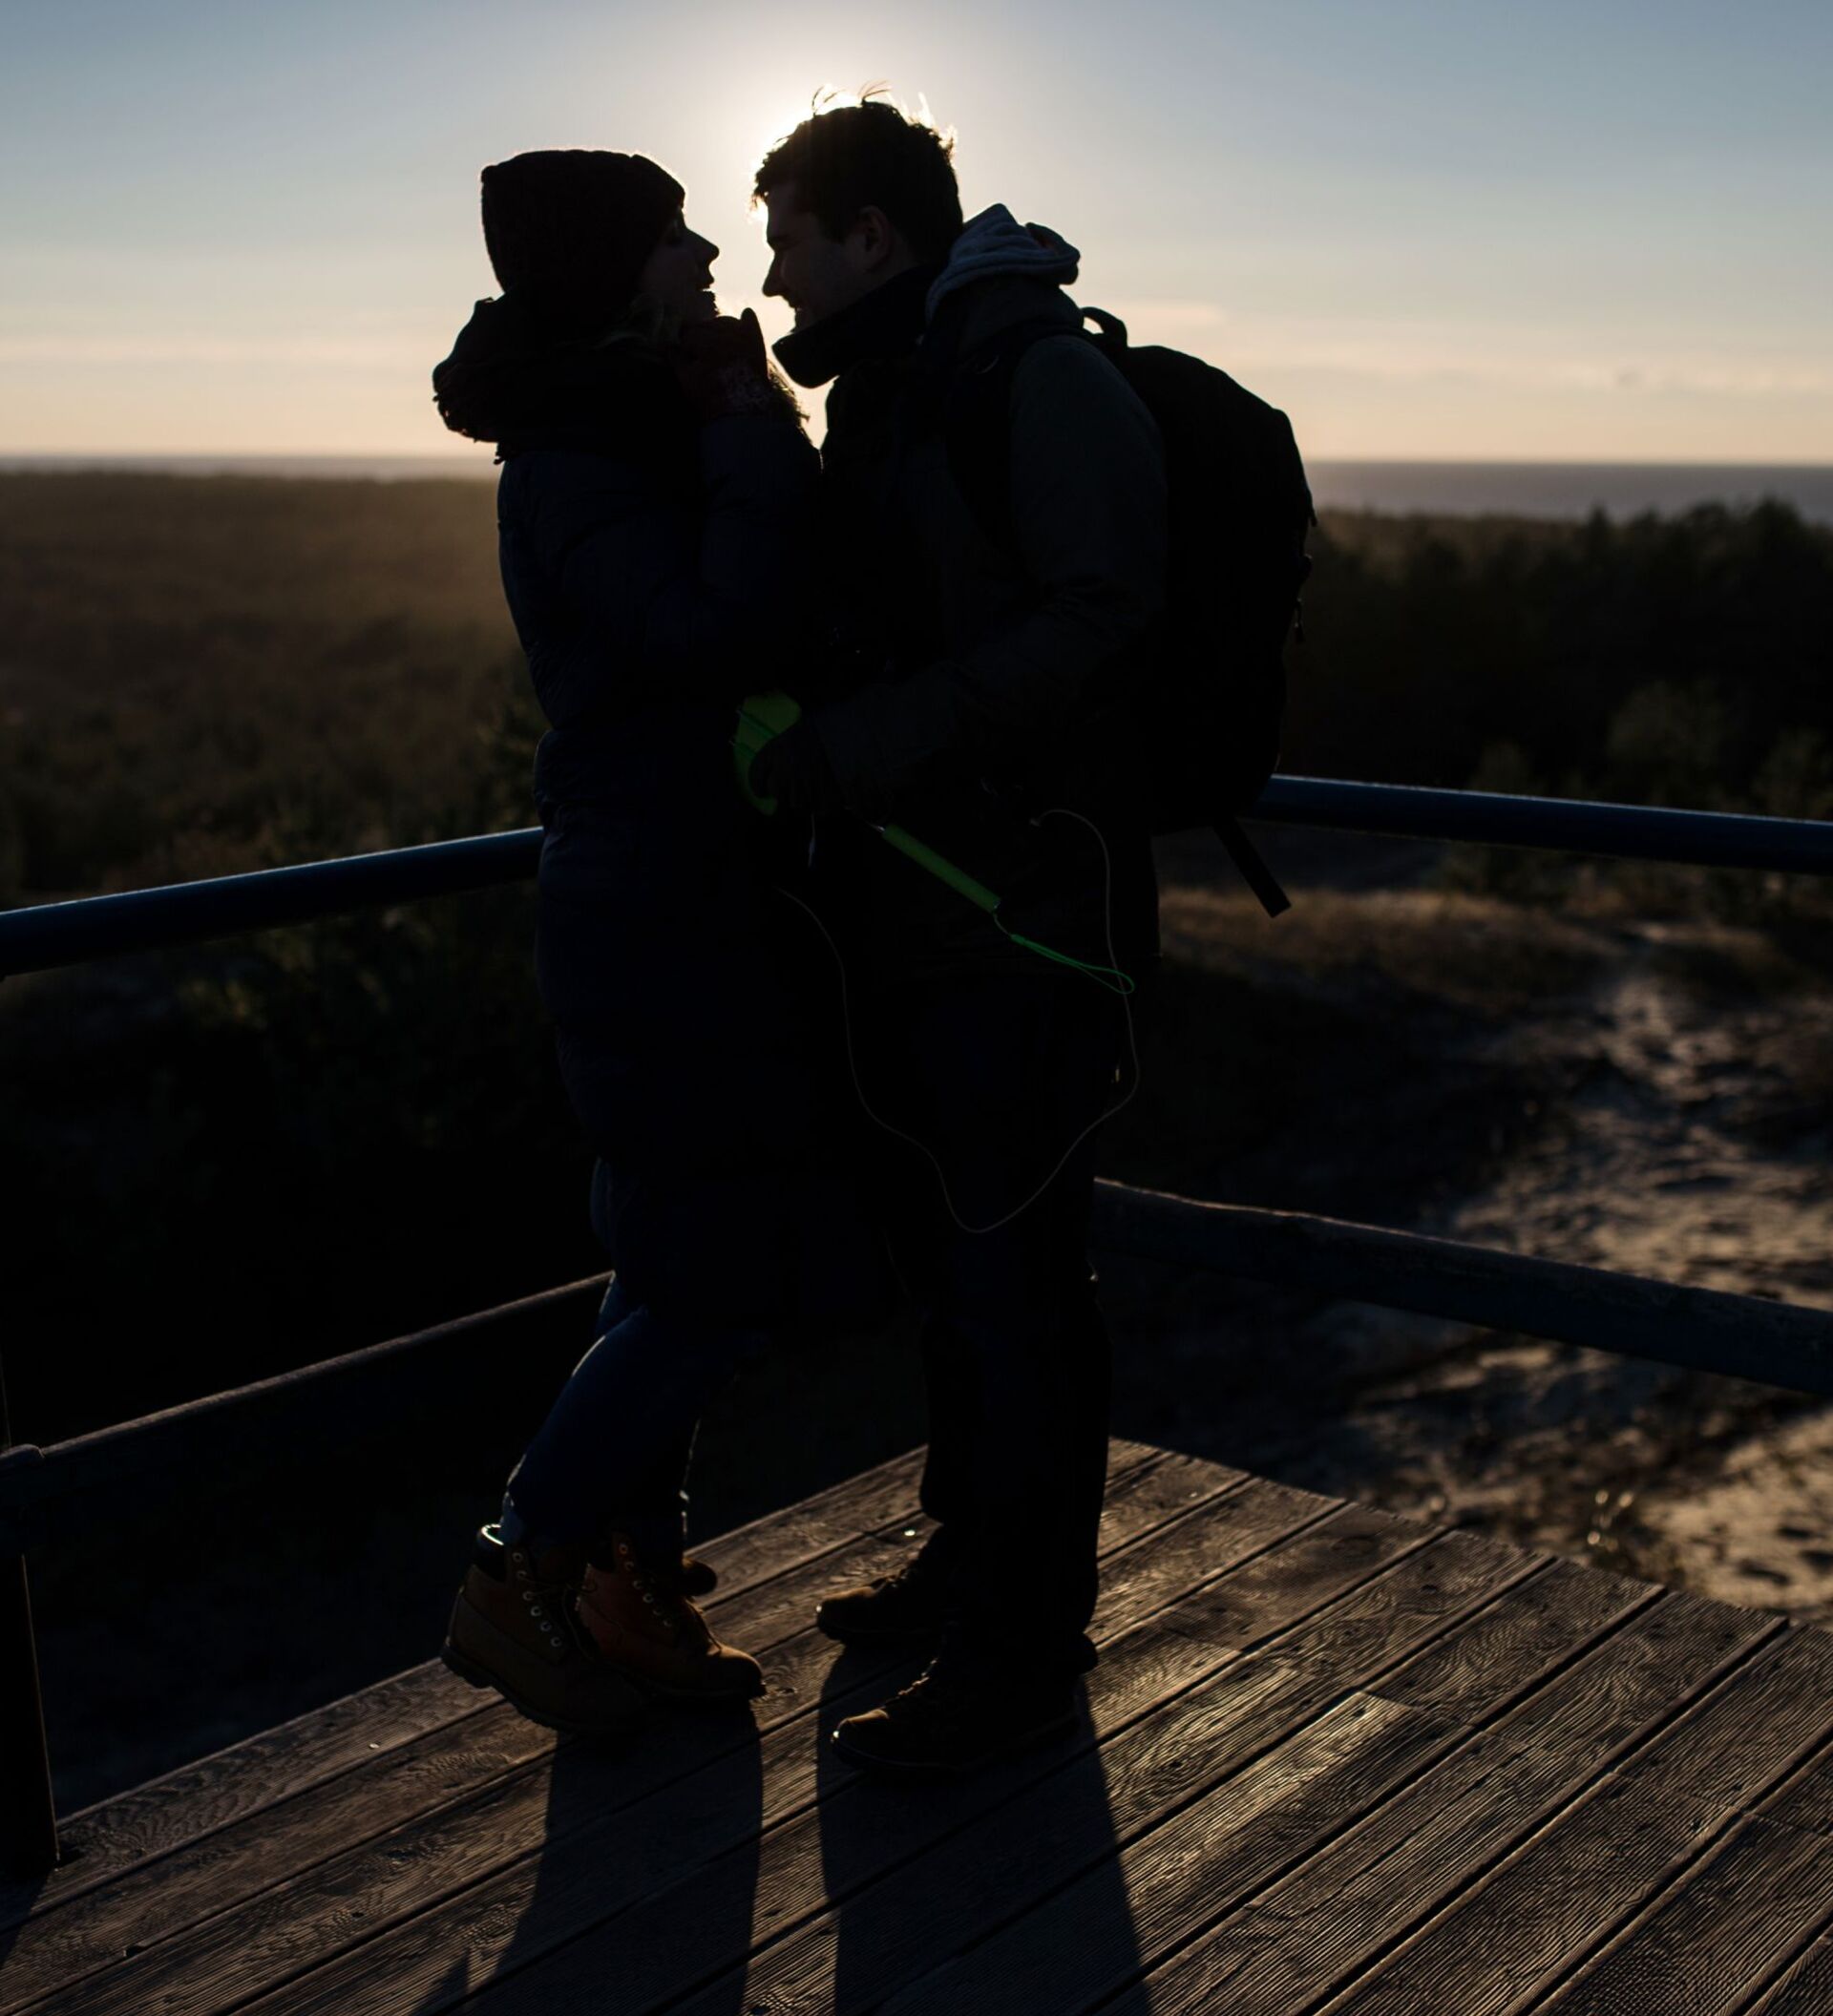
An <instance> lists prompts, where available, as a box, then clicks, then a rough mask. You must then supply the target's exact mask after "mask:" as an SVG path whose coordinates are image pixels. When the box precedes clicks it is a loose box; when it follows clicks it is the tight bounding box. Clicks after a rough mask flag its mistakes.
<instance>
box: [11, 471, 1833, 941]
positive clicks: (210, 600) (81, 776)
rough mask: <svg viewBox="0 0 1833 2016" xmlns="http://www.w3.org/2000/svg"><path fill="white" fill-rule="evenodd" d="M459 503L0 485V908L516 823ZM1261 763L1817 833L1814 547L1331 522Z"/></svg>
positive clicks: (531, 726)
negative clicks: (1271, 750)
mask: <svg viewBox="0 0 1833 2016" xmlns="http://www.w3.org/2000/svg"><path fill="white" fill-rule="evenodd" d="M1313 550H1314V553H1315V555H1316V557H1317V571H1316V575H1315V578H1314V580H1313V583H1312V586H1311V588H1310V591H1309V593H1308V594H1307V597H1306V603H1305V629H1306V634H1307V640H1308V641H1306V643H1305V644H1304V646H1303V647H1302V648H1301V649H1298V650H1296V651H1294V652H1293V653H1292V654H1291V669H1292V707H1291V714H1290V720H1289V729H1288V735H1287V745H1286V751H1285V757H1284V763H1283V767H1284V768H1286V769H1288V770H1292V771H1296V772H1300V773H1312V774H1317V775H1324V776H1338V777H1366V778H1372V779H1378V780H1386V781H1390V782H1395V783H1413V784H1436V785H1447V786H1474V787H1479V788H1494V789H1502V790H1532V791H1546V792H1549V793H1552V794H1555V795H1567V796H1601V797H1610V798H1620V799H1626V800H1631V801H1635V802H1640V803H1647V804H1668V805H1683V804H1684V805H1696V806H1702V807H1709V808H1717V809H1739V810H1752V811H1768V812H1776V813H1781V814H1785V815H1792V816H1797V817H1823V816H1826V815H1827V814H1828V813H1829V811H1833V676H1830V675H1833V530H1829V529H1827V528H1822V527H1816V526H1812V525H1809V524H1806V523H1804V522H1803V521H1802V520H1801V518H1800V517H1799V516H1798V515H1796V514H1795V513H1794V512H1793V511H1792V510H1791V509H1789V508H1788V507H1787V506H1785V505H1781V504H1767V505H1762V506H1759V507H1758V508H1756V509H1754V510H1748V511H1738V512H1731V511H1726V510H1722V509H1717V508H1704V509H1699V510H1696V511H1692V512H1690V513H1687V514H1686V515H1681V516H1677V517H1671V518H1657V517H1643V518H1637V519H1633V520H1631V521H1629V522H1626V523H1612V521H1610V520H1608V519H1606V518H1604V517H1602V516H1596V517H1593V518H1591V520H1589V521H1587V522H1584V523H1574V524H1569V523H1560V522H1554V521H1544V520H1532V519H1512V518H1425V517H1387V516H1383V515H1379V514H1374V513H1353V514H1332V515H1327V516H1326V518H1325V521H1324V523H1323V524H1322V525H1321V526H1320V527H1319V529H1318V530H1317V533H1316V534H1315V535H1314V537H1313ZM538 731H539V723H538V720H537V716H536V713H535V708H534V704H533V701H532V697H531V696H530V694H529V692H528V690H527V680H526V676H525V674H524V672H523V670H522V666H521V662H520V657H519V654H518V653H517V651H516V644H515V639H514V635H513V633H512V632H511V630H510V627H509V623H508V620H507V617H506V616H505V614H504V611H503V607H502V598H501V591H500V589H499V587H498V584H497V578H496V565H495V518H494V512H493V500H492V495H491V492H490V490H489V488H488V487H487V486H485V485H481V484H477V483H473V482H462V481H457V480H448V481H428V482H404V483H394V484H386V483H374V482H362V481H351V482H335V481H288V480H284V479H278V478H248V477H232V476H217V477H185V476H169V475H151V474H149V475H137V474H118V473H70V474H46V473H32V474H0V903H18V902H22V901H32V900H41V899H43V898H46V897H49V896H53V895H74V894H80V893H87V892H90V891H94V890H99V889H103V888H109V887H132V886H135V885H137V884H142V883H146V882H154V881H164V880H171V879H177V878H180V877H186V876H191V875H197V874H203V873H211V872H228V871H231V870H235V869H241V868H246V867H252V866H256V865H259V864H262V863H264V862H270V861H284V860H298V859H300V858H303V857H307V856H311V855H319V854H327V853H334V852H344V851H350V850H352V849H356V848H370V847H380V846H388V845H390V844H404V843H407V842H410V841H416V840H423V839H429V838H432V837H437V836H440V835H444V834H448V833H453V832H461V831H474V830H477V829H478V828H479V827H480V826H484V825H489V824H493V823H495V824H515V825H522V824H526V823H528V821H529V820H530V819H531V817H532V809H531V805H530V801H529V795H528V766H529V761H530V756H531V752H532V748H533V745H534V741H535V739H536V737H537V734H538Z"/></svg>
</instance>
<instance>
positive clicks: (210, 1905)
mask: <svg viewBox="0 0 1833 2016" xmlns="http://www.w3.org/2000/svg"><path fill="white" fill-rule="evenodd" d="M1112 1456H1113V1461H1112V1463H1111V1466H1110V1471H1109V1481H1108V1495H1107V1503H1106V1514H1105V1517H1104V1522H1103V1528H1102V1594H1101V1603H1100V1607H1099V1609H1098V1611H1097V1615H1096V1619H1095V1623H1094V1626H1093V1632H1094V1635H1095V1636H1096V1638H1097V1640H1098V1642H1099V1643H1100V1645H1101V1648H1102V1659H1101V1663H1100V1665H1099V1666H1098V1667H1097V1668H1096V1669H1095V1670H1094V1671H1093V1672H1091V1673H1090V1674H1089V1675H1088V1676H1087V1677H1086V1679H1085V1683H1084V1703H1083V1710H1082V1714H1081V1720H1080V1725H1079V1727H1078V1730H1077V1731H1076V1733H1074V1734H1073V1735H1072V1736H1070V1737H1069V1738H1068V1739H1066V1740H1064V1741H1062V1742H1059V1743H1057V1744H1053V1745H1051V1746H1047V1747H1045V1748H1043V1749H1040V1750H1037V1751H1034V1752H1032V1753H1030V1754H1023V1755H1018V1756H1013V1757H1010V1758H1007V1759H1005V1760H1003V1761H1002V1762H1001V1764H999V1765H998V1766H995V1767H993V1768H992V1769H990V1770H988V1771H986V1772H984V1773H982V1774H980V1775H976V1776H974V1777H971V1778H968V1779H965V1780H961V1781H954V1782H945V1783H941V1784H925V1785H922V1786H908V1785H898V1784H886V1783H884V1782H882V1781H879V1780H875V1779H873V1778H870V1777H866V1776H862V1775H856V1774H854V1773H853V1772H852V1771H851V1770H849V1769H848V1768H847V1767H846V1765H845V1764H844V1762H843V1761H842V1760H841V1759H840V1758H839V1757H838V1756H837V1755H836V1754H834V1753H833V1752H832V1748H831V1746H830V1745H829V1744H828V1742H827V1732H828V1731H829V1730H830V1729H831V1727H832V1723H833V1722H834V1721H835V1720H837V1719H838V1718H839V1717H840V1716H842V1715H844V1714H847V1713H851V1712H856V1711H857V1710H858V1709H859V1708H861V1707H865V1706H870V1705H871V1704H872V1703H873V1702H874V1701H875V1700H877V1699H880V1698H882V1697H883V1695H884V1693H885V1692H886V1691H889V1689H890V1688H892V1687H895V1686H896V1685H898V1684H901V1682H902V1681H903V1680H904V1679H907V1678H908V1677H910V1675H911V1674H913V1673H914V1672H915V1671H916V1670H917V1668H918V1667H919V1666H920V1664H921V1661H922V1656H923V1655H922V1653H921V1651H920V1650H906V1651H904V1652H902V1653H895V1652H889V1651H882V1650H881V1651H879V1652H876V1653H869V1652H865V1651H863V1650H862V1649H840V1648H837V1647H836V1646H834V1645H833V1644H832V1641H830V1640H828V1639H826V1638H825V1637H823V1636H822V1635H821V1634H819V1633H818V1632H816V1631H814V1630H812V1629H811V1628H810V1616H811V1609H812V1606H813V1603H814V1602H815V1601H816V1600H817V1599H818V1597H819V1596H820V1595H821V1594H822V1593H823V1592H825V1591H826V1590H828V1589H830V1588H832V1587H836V1586H843V1585H845V1584H846V1583H849V1582H852V1581H854V1580H857V1579H861V1578H862V1577H865V1576H869V1575H871V1574H874V1573H881V1572H883V1571H884V1569H885V1568H886V1567H888V1566H889V1565H893V1564H895V1562H896V1561H898V1560H901V1559H904V1558H907V1555H908V1553H909V1550H910V1548H911V1547H912V1545H913V1544H915V1543H916V1542H917V1540H918V1539H919V1538H920V1536H921V1534H922V1533H923V1532H924V1531H925V1530H926V1522H924V1521H923V1520H922V1519H921V1517H920V1515H919V1514H917V1511H916V1509H915V1498H916V1483H917V1475H918V1465H919V1463H920V1452H912V1453H911V1454H910V1455H908V1456H906V1457H904V1458H900V1459H898V1460H895V1462H893V1463H891V1464H886V1465H881V1466H879V1468H878V1469H877V1470H876V1471H874V1472H869V1473H866V1474H865V1475H864V1476H862V1477H860V1478H855V1479H850V1480H848V1481H846V1483H845V1484H843V1485H840V1486H836V1487H835V1489H834V1490H833V1491H832V1492H830V1493H824V1494H822V1496H821V1498H820V1499H819V1500H816V1501H811V1502H810V1503H808V1504H806V1505H801V1506H793V1507H790V1508H788V1509H787V1510H786V1511H785V1512H784V1513H782V1514H780V1515H777V1516H776V1518H775V1519H774V1520H770V1521H763V1522H758V1523H755V1524H754V1525H753V1526H751V1527H749V1528H747V1529H744V1530H743V1531H742V1532H740V1533H738V1534H734V1535H728V1536H727V1537H726V1538H725V1539H724V1540H722V1541H720V1542H717V1543H712V1544H708V1545H707V1546H706V1548H705V1549H704V1550H702V1551H704V1552H705V1553H706V1555H707V1557H708V1558H709V1559H711V1560H713V1561H714V1563H715V1565H718V1566H719V1567H720V1569H721V1572H722V1586H721V1588H720V1590H719V1592H718V1598H717V1601H716V1602H715V1603H714V1604H712V1605H710V1606H709V1608H711V1609H712V1611H713V1612H714V1615H715V1619H716V1622H717V1624H718V1626H719V1628H720V1630H721V1634H722V1636H726V1637H727V1638H729V1639H731V1640H732V1641H733V1642H735V1643H738V1644H741V1645H746V1646H747V1647H748V1649H753V1650H755V1651H757V1652H758V1653H759V1655H760V1656H761V1657H762V1660H763V1663H764V1666H765V1670H766V1675H767V1680H768V1681H769V1693H768V1694H767V1695H766V1696H765V1697H764V1698H763V1699H762V1700H761V1701H760V1702H758V1703H756V1704H753V1705H752V1710H751V1712H744V1711H740V1712H729V1711H728V1712H726V1713H724V1714H720V1713H717V1712H714V1713H707V1712H702V1713H700V1714H694V1713H691V1712H676V1713H673V1714H664V1715H662V1716H660V1717H659V1718H658V1719H657V1720H656V1721H655V1722H654V1723H653V1724H652V1726H651V1727H650V1728H649V1729H648V1730H646V1731H644V1732H643V1733H642V1735H641V1736H640V1737H639V1738H637V1739H636V1740H633V1741H631V1742H628V1743H626V1744H624V1745H622V1746H616V1745H606V1744H591V1743H582V1742H575V1741H571V1740H566V1739H558V1738H556V1737H554V1736H552V1735H551V1734H549V1733H547V1732H544V1731H541V1730H539V1729H537V1728H536V1727H535V1726H534V1725H531V1724H529V1723H527V1722H525V1721H524V1720H523V1719H522V1718H521V1717H519V1716H517V1715H516V1714H515V1712H513V1711H511V1710H510V1709H509V1708H508V1707H507V1706H506V1705H505V1704H502V1703H500V1702H495V1701H493V1700H488V1699H485V1698H483V1697H480V1696H479V1695H477V1694H476V1693H474V1691H471V1690H469V1689H464V1690H462V1691H457V1690H456V1683H453V1682H451V1681H450V1679H449V1676H446V1675H445V1674H444V1670H443V1669H442V1668H433V1669H430V1670H427V1671H426V1672H424V1673H419V1672H417V1673H413V1674H406V1675H402V1676H400V1677H399V1678H398V1679H397V1680H395V1681H392V1682H389V1683H386V1684H385V1685H384V1686H383V1687H381V1688H378V1689H371V1690H366V1691H364V1693H362V1694H359V1695H355V1696H351V1697H350V1698H349V1699H348V1700H347V1701H344V1702H339V1703H333V1704H331V1705H330V1707H329V1708H327V1709H326V1710H324V1711H320V1712H318V1713H317V1714H315V1715H312V1716H307V1717H302V1718H301V1719H300V1722H299V1723H297V1724H294V1725H289V1726H288V1728H287V1729H285V1730H281V1731H275V1732H269V1733H267V1734H266V1735H265V1736H263V1737H262V1738H258V1739H256V1740H255V1742H253V1743H251V1744H247V1745H242V1746H238V1748H237V1750H236V1751H235V1752H231V1753H225V1754H223V1756H221V1757H219V1758H213V1759H205V1760H203V1762H202V1763H201V1764H200V1765H199V1766H197V1767H194V1768H193V1769H192V1771H191V1772H189V1773H179V1774H174V1775H172V1777H171V1778H170V1779H168V1780H163V1781H160V1783H159V1784H158V1785H155V1786H150V1787H144V1788H141V1789H140V1790H139V1792H137V1793H136V1794H132V1795H128V1796H125V1797H124V1798H123V1799H121V1800H118V1801H111V1802H109V1803H108V1805H107V1806H106V1807H103V1808H97V1809H95V1810H94V1812H93V1814H92V1815H91V1816H87V1817H85V1818H88V1819H91V1820H94V1821H95V1822H97V1823H98V1824H97V1827H96V1832H95V1840H96V1842H97V1849H98V1854H99V1855H100V1857H101V1860H100V1861H99V1862H98V1863H97V1864H95V1866H94V1867H92V1868H90V1869H87V1870H86V1869H85V1866H84V1863H81V1862H79V1863H78V1864H76V1865H75V1870H74V1871H73V1872H71V1874H70V1876H69V1878H67V1879H66V1880H64V1881H63V1882H62V1884H61V1886H60V1887H57V1888H55V1889H54V1890H53V1892H52V1893H49V1894H48V1895H47V1896H46V1898H45V1899H44V1900H42V1901H40V1902H39V1903H38V1905H37V1906H36V1907H35V1908H33V1909H32V1910H31V1911H30V1912H29V1913H26V1912H25V1906H24V1904H23V1902H22V1901H20V1900H19V1899H17V1898H9V1897H7V1896H6V1895H5V1894H0V1906H4V1905H5V1904H7V1903H8V1902H11V1903H13V1904H14V1905H15V1906H16V1907H17V1912H16V1915H15V1918H14V1920H13V1922H12V1923H11V1926H9V1925H8V1924H7V1923H6V1922H4V1920H0V1956H4V1958H0V2016H7V2012H11V2016H92V2012H93V2016H117V2012H119V2016H126V2012H129V2011H131V2012H133V2016H140V2012H142V2011H145V2012H149V2016H151V2012H158V2016H226V2012H228V2011H230V2010H234V2011H236V2012H237V2016H438V2012H440V2011H444V2010H462V2011H464V2012H466V2016H523V2012H525V2011H527V2010H530V2009H539V2010H540V2011H541V2016H585V2012H587V2011H590V2012H591V2016H626V2012H628V2016H637V2012H646V2011H652V2010H661V2009H663V2008H665V2009H666V2010H667V2011H668V2012H669V2016H753V2012H755V2016H834V2012H838V2011H842V2010H847V2011H852V2010H865V2009H873V2010H877V2011H882V2012H883V2016H929V2012H931V2011H936V2012H938V2016H940V2012H942V2011H946V2012H947V2016H1008V2012H1009V2016H1032V2012H1034V2011H1036V2012H1045V2011H1047V2012H1048V2016H1076V2012H1079V2011H1092V2010H1094V2009H1095V2008H1097V2007H1098V2008H1099V2009H1100V2010H1101V2012H1102V2016H1146V2012H1148V2011H1155V2012H1157V2016H1170V2012H1175V2016H1189V2012H1194V2011H1209V2010H1213V2011H1217V2012H1221V2011H1227V2012H1228V2016H1375V2012H1380V2016H1453V2012H1454V2016H1528V2012H1530V2011H1532V2012H1535V2016H1670V2012H1673V2016H1680V2012H1682V2011H1684V2012H1686V2016H1810V2012H1811V2016H1833V1633H1828V1632H1825V1631H1820V1630H1813V1629H1795V1628H1789V1627H1787V1626H1785V1625H1784V1624H1783V1623H1782V1622H1781V1621H1780V1619H1777V1618H1774V1617H1770V1616H1764V1615H1760V1614H1758V1613H1752V1612H1746V1611H1739V1610H1735V1609H1731V1608H1729V1607H1725V1606H1722V1605H1716V1604H1710V1603H1706V1602H1703V1601H1702V1600H1700V1599H1697V1598H1695V1597H1691V1596H1685V1595H1675V1594H1671V1593H1669V1592H1666V1591H1662V1590H1659V1589H1657V1588H1655V1587H1654V1586H1652V1585H1647V1584H1637V1583H1632V1582H1627V1581H1624V1580H1622V1579H1620V1578H1616V1577H1612V1576H1607V1575H1602V1574H1599V1573H1597V1572H1595V1571H1593V1570H1591V1569H1590V1568H1587V1567H1584V1566H1581V1565H1578V1564H1575V1563H1569V1562H1552V1561H1549V1560H1548V1559H1547V1558H1546V1557H1544V1556H1537V1555H1532V1554H1528V1553H1526V1552H1523V1551H1521V1550H1519V1549H1516V1548H1512V1547H1508V1546H1506V1545H1502V1544H1497V1543H1494V1542H1489V1541H1485V1540H1483V1539H1481V1538H1479V1537H1477V1536H1476V1535H1474V1534H1471V1533H1468V1532H1462V1531H1460V1532H1452V1533H1443V1532H1434V1531H1433V1530H1432V1529H1430V1528H1427V1527H1424V1526H1421V1525H1418V1524H1415V1523H1410V1522H1407V1521H1404V1520H1401V1519H1397V1518H1395V1517H1394V1516H1392V1515H1389V1514H1383V1513H1380V1512H1376V1511H1372V1510H1369V1509H1367V1508H1364V1507H1359V1506H1345V1505H1341V1504H1339V1503H1338V1502H1334V1501H1331V1500H1328V1499H1323V1498H1318V1497H1317V1496H1315V1495H1314V1494H1310V1493H1306V1492H1301V1491H1296V1490H1292V1489H1290V1488H1288V1487H1285V1486H1282V1485H1278V1484H1275V1483H1271V1482H1268V1481H1263V1480H1257V1479H1250V1478H1246V1477H1244V1476H1243V1475H1242V1474H1241V1473H1239V1472H1236V1471H1230V1470H1225V1469H1223V1468H1221V1467H1220V1466H1218V1465H1214V1464H1210V1463H1205V1462H1203V1461H1202V1460H1198V1459H1194V1458H1189V1457H1183V1456H1175V1455H1171V1454H1169V1453H1168V1452H1158V1451H1150V1450H1147V1449H1144V1448H1141V1447H1139V1446H1138V1445H1128V1444H1123V1443H1116V1444H1115V1445H1114V1448H1113V1451H1112ZM442 1686H443V1689H444V1692H443V1696H442V1692H441V1689H442ZM454 1693H455V1695H456V1698H455V1699H454V1698H453V1696H454ZM366 1717H367V1719H366ZM371 1744H378V1745H380V1746H381V1747H380V1748H375V1749H371V1748H370V1747H369V1746H370V1745H371ZM110 1857H113V1858H114V1860H113V1862H112V1864H111V1862H110V1860H109V1858H110ZM19 1913H24V1914H25V1915H23V1916H21V1915H18V1914H19ZM9 1947H10V1948H11V1951H10V1952H9V1951H8V1949H9ZM133 1947H138V1948H139V1950H137V1951H132V1952H130V1951H129V1949H130V1948H133Z"/></svg>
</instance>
